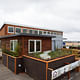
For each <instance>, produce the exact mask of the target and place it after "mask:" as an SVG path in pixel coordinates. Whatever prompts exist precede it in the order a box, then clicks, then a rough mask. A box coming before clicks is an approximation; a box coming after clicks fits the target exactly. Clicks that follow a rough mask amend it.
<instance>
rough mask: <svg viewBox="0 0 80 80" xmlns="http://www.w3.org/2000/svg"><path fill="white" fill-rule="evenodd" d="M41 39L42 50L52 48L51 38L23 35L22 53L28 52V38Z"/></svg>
mask: <svg viewBox="0 0 80 80" xmlns="http://www.w3.org/2000/svg"><path fill="white" fill-rule="evenodd" d="M30 39H32V40H41V42H42V46H41V47H42V48H41V49H42V50H41V52H43V51H48V50H51V49H52V42H51V38H42V37H24V54H25V55H27V54H28V45H29V44H28V40H30Z"/></svg>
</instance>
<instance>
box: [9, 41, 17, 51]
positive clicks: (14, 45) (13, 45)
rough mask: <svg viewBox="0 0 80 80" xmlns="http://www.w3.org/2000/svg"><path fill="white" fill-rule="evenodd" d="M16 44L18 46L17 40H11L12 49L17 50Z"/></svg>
mask: <svg viewBox="0 0 80 80" xmlns="http://www.w3.org/2000/svg"><path fill="white" fill-rule="evenodd" d="M16 46H17V40H10V50H11V51H15V48H16Z"/></svg>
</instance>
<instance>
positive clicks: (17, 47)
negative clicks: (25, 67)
mask: <svg viewBox="0 0 80 80" xmlns="http://www.w3.org/2000/svg"><path fill="white" fill-rule="evenodd" d="M19 51H20V46H19V44H17V46H16V48H15V51H9V50H7V49H5V48H4V49H2V52H3V53H6V54H9V55H11V56H14V57H18V56H20V55H19V53H20V52H19Z"/></svg>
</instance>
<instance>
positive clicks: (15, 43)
mask: <svg viewBox="0 0 80 80" xmlns="http://www.w3.org/2000/svg"><path fill="white" fill-rule="evenodd" d="M16 46H17V40H14V51H15V48H16Z"/></svg>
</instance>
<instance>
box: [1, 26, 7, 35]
mask: <svg viewBox="0 0 80 80" xmlns="http://www.w3.org/2000/svg"><path fill="white" fill-rule="evenodd" d="M4 26H5V27H3V28H2V29H0V36H4V35H6V33H7V31H6V29H7V25H4Z"/></svg>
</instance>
